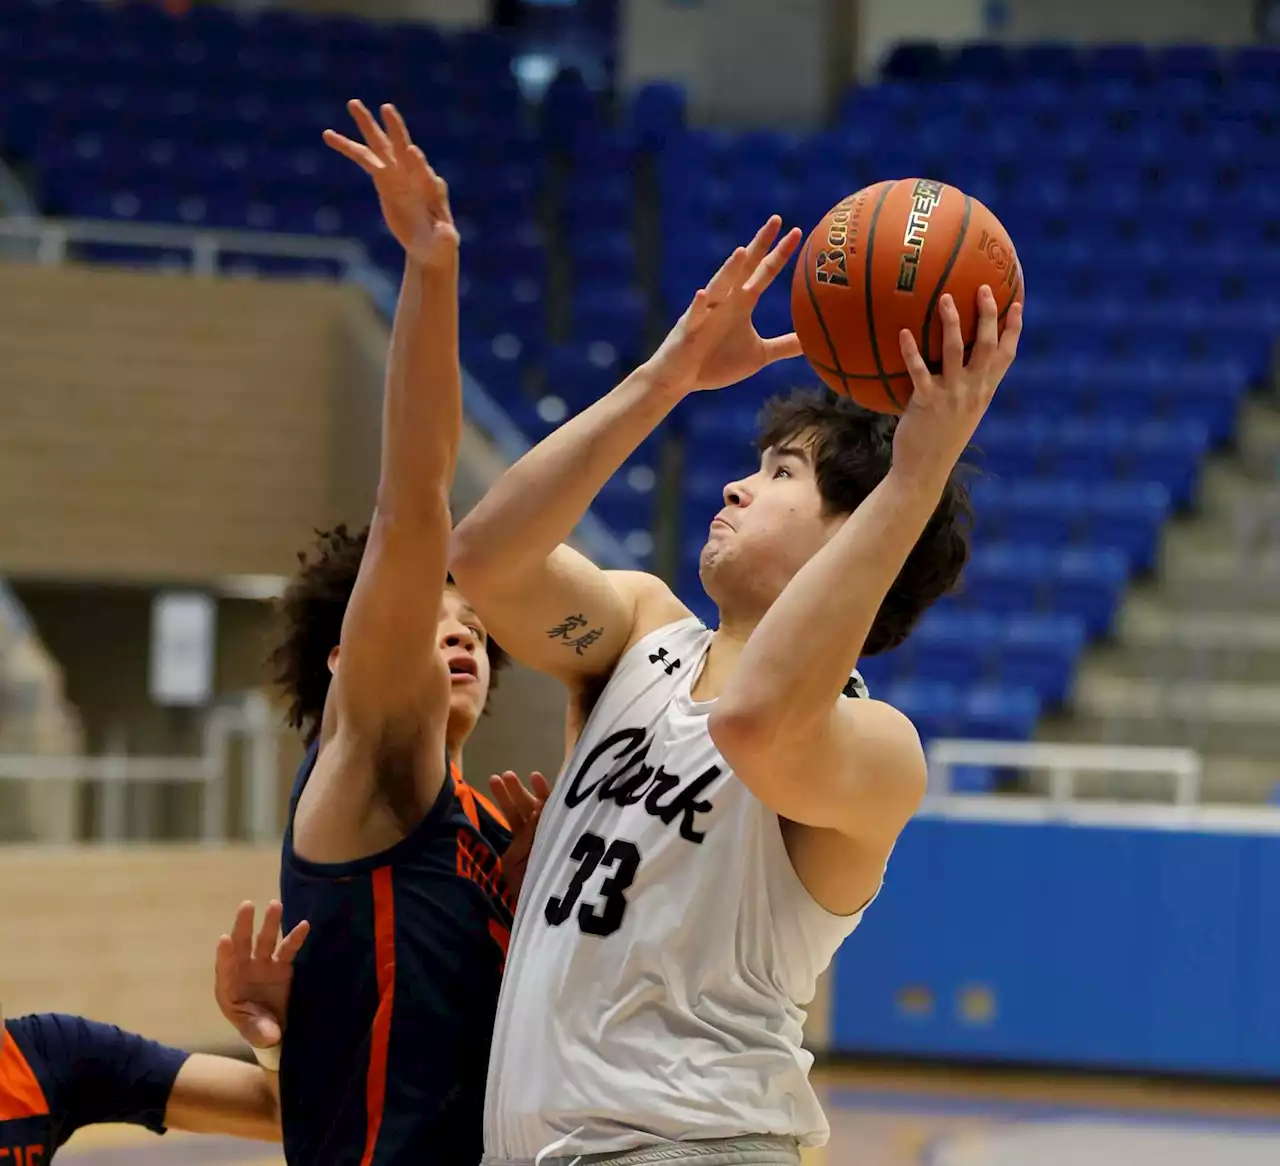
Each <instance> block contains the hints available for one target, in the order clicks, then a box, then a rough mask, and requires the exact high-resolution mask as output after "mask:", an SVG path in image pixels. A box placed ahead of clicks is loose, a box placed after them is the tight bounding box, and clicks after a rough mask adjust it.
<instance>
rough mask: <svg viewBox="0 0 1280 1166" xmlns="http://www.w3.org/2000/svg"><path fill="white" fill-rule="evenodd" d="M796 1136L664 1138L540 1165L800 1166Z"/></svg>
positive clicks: (504, 1164) (508, 1164)
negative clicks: (705, 1139)
mask: <svg viewBox="0 0 1280 1166" xmlns="http://www.w3.org/2000/svg"><path fill="white" fill-rule="evenodd" d="M799 1163H800V1147H799V1146H798V1145H797V1144H796V1141H795V1139H794V1138H772V1137H764V1136H759V1137H747V1138H725V1139H722V1140H717V1141H713V1142H664V1143H663V1144H662V1145H660V1146H643V1147H641V1148H640V1149H638V1150H626V1151H624V1152H623V1153H621V1154H587V1155H579V1156H578V1157H570V1158H543V1159H542V1161H541V1162H539V1163H537V1166H799ZM481 1166H535V1164H534V1161H533V1159H531V1158H529V1159H524V1160H521V1161H517V1160H515V1159H510V1158H505V1159H504V1158H490V1157H488V1156H486V1157H485V1159H484V1161H483V1162H482V1163H481Z"/></svg>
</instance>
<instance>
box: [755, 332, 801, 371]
mask: <svg viewBox="0 0 1280 1166" xmlns="http://www.w3.org/2000/svg"><path fill="white" fill-rule="evenodd" d="M803 355H804V349H802V348H801V347H800V337H799V336H797V335H796V334H795V333H794V332H788V333H787V334H786V335H785V336H774V337H772V338H771V339H769V340H766V341H764V362H765V364H772V363H773V362H774V361H775V360H790V359H791V358H792V357H795V356H803Z"/></svg>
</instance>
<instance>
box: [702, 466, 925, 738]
mask: <svg viewBox="0 0 1280 1166" xmlns="http://www.w3.org/2000/svg"><path fill="white" fill-rule="evenodd" d="M945 484H946V478H945V476H940V477H937V478H931V479H928V480H917V479H908V478H906V477H904V476H903V475H901V474H899V473H898V472H896V471H894V470H891V471H890V472H889V474H888V475H887V476H886V477H885V479H884V480H883V481H882V482H881V483H880V484H879V485H878V486H877V487H876V488H875V490H873V491H872V492H871V494H870V495H869V496H868V497H867V499H866V500H865V501H864V502H863V503H862V505H861V506H859V507H858V509H857V510H856V511H855V512H854V513H853V514H852V515H851V516H850V517H849V518H848V519H847V520H846V521H845V524H844V525H843V526H842V527H841V528H840V530H839V531H837V532H836V534H835V535H834V537H833V538H832V539H831V540H830V542H828V543H827V545H826V546H825V547H823V548H822V550H820V551H819V552H818V553H817V554H816V555H814V556H813V558H811V559H810V560H809V561H808V562H807V563H806V564H805V565H804V566H803V567H801V568H800V570H799V571H798V572H797V573H796V575H795V577H794V578H793V579H792V580H791V581H790V582H789V583H788V584H787V586H786V587H785V588H784V590H783V592H782V594H781V595H780V596H779V597H778V598H777V600H775V601H774V603H773V605H772V606H771V607H770V608H769V610H768V612H766V613H765V617H764V619H762V620H761V621H760V623H759V624H758V625H757V627H756V628H755V629H754V630H753V631H752V633H751V636H750V638H749V639H748V641H747V645H746V647H745V649H744V650H743V653H742V657H741V659H740V660H739V662H738V665H737V667H736V668H735V669H734V671H733V674H732V676H731V677H730V679H729V682H728V683H727V685H726V686H725V689H724V692H723V693H722V694H721V696H720V699H719V701H718V702H717V705H716V713H715V715H716V718H717V720H719V721H720V722H721V723H722V724H724V723H726V722H731V723H734V724H738V725H740V726H742V727H743V729H744V731H746V732H750V733H752V734H755V735H759V736H761V737H766V736H767V737H768V738H770V739H773V740H776V739H777V738H778V737H779V736H782V735H786V734H795V735H797V736H801V737H803V736H804V735H805V734H806V733H807V732H808V730H809V727H810V726H811V725H814V724H817V723H819V722H820V720H822V719H825V718H826V717H827V715H828V714H829V712H830V710H831V706H832V703H833V702H834V701H835V700H836V698H837V697H838V696H839V694H840V692H841V691H842V689H843V688H844V686H845V684H846V683H847V682H848V679H849V674H850V672H852V670H853V669H854V667H855V666H856V665H857V662H858V657H859V656H860V655H861V653H862V646H863V644H864V643H865V642H866V639H867V636H868V634H869V633H870V631H871V627H872V625H873V624H874V623H875V619H876V615H877V613H878V612H879V610H880V605H881V604H882V603H883V602H884V598H885V596H886V595H887V594H888V592H889V588H890V587H891V586H892V585H893V582H894V580H895V579H896V578H897V577H898V573H899V572H900V571H901V570H902V567H903V565H904V564H905V563H906V561H907V557H908V556H909V555H910V554H911V551H912V549H913V548H914V547H915V545H916V542H917V541H918V540H919V538H920V535H921V534H922V533H923V531H924V529H925V526H926V525H927V524H928V522H929V519H930V517H931V516H932V514H933V512H934V510H935V509H936V508H937V506H938V503H939V501H940V499H941V497H942V491H943V488H944V486H945Z"/></svg>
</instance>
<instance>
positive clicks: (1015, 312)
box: [893, 284, 1022, 479]
mask: <svg viewBox="0 0 1280 1166" xmlns="http://www.w3.org/2000/svg"><path fill="white" fill-rule="evenodd" d="M938 312H939V315H940V316H941V317H942V375H941V376H935V375H934V374H933V373H931V372H930V371H929V369H928V366H927V365H926V364H925V362H924V358H923V357H922V356H921V355H920V348H919V346H918V345H917V344H916V340H915V337H914V336H913V335H912V334H911V332H910V331H908V330H907V329H903V331H902V333H901V334H900V336H899V343H900V345H901V348H902V358H903V360H904V361H905V362H906V365H907V371H908V372H909V373H910V374H911V384H912V387H913V390H914V391H913V392H912V394H911V400H910V401H909V402H908V403H907V407H906V409H905V410H904V411H903V414H902V418H901V419H900V420H899V422H898V428H897V432H896V433H895V434H894V438H893V464H894V468H895V469H897V470H899V471H901V472H905V473H907V474H909V475H911V476H912V477H914V478H926V479H930V478H938V477H939V476H941V477H942V478H943V479H945V478H946V476H947V475H948V474H950V473H951V470H952V469H953V468H954V467H955V464H956V462H958V461H959V460H960V456H961V454H963V453H964V450H965V447H966V446H967V445H968V444H969V441H970V439H971V438H972V437H973V434H974V431H975V430H976V429H977V428H978V423H979V422H980V421H981V420H982V418H983V415H984V414H985V413H986V411H987V406H988V405H990V404H991V400H992V398H993V397H994V396H995V392H996V389H997V388H998V387H999V385H1000V382H1001V381H1002V380H1003V379H1004V376H1005V373H1007V372H1008V371H1009V368H1010V366H1011V365H1012V364H1013V359H1014V357H1015V356H1017V354H1018V337H1019V336H1021V335H1022V305H1021V304H1014V305H1013V306H1012V307H1010V308H1009V314H1008V317H1007V318H1006V320H1005V325H1004V331H1003V333H1001V331H1000V323H999V312H998V309H997V307H996V299H995V296H994V295H993V294H992V291H991V288H989V287H988V286H987V285H986V284H983V285H982V287H980V288H979V289H978V331H977V335H976V337H975V339H974V344H973V352H972V353H971V354H970V356H969V361H968V363H967V364H966V363H965V359H964V336H963V334H962V333H961V331H960V313H959V312H958V311H957V310H956V304H955V300H953V299H952V298H951V296H950V295H944V296H943V297H942V298H941V299H940V300H939V301H938Z"/></svg>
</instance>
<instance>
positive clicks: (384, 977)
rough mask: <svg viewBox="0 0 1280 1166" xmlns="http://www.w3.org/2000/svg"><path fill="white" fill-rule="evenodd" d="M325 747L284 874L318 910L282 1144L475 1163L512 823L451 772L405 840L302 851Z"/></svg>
mask: <svg viewBox="0 0 1280 1166" xmlns="http://www.w3.org/2000/svg"><path fill="white" fill-rule="evenodd" d="M315 756H316V750H315V748H314V746H313V748H312V749H311V751H310V752H309V753H308V754H307V758H306V760H305V761H304V762H303V765H302V768H301V769H300V770H299V772H298V778H297V781H296V782H295V783H294V790H293V797H292V802H291V806H290V813H289V825H288V828H287V830H286V833H285V839H284V854H283V860H282V863H281V871H280V891H281V899H282V900H283V903H284V911H285V927H286V928H291V927H293V926H294V924H295V923H297V922H298V921H300V920H302V919H308V920H310V922H311V933H310V935H309V936H308V938H307V942H306V943H305V944H304V945H303V947H302V950H301V951H300V952H299V954H298V958H297V961H296V963H295V965H294V974H293V989H292V993H291V995H290V1000H289V1015H288V1038H287V1039H286V1040H285V1042H284V1048H283V1052H282V1058H281V1063H280V1095H281V1120H282V1124H283V1128H284V1148H285V1157H286V1158H287V1159H288V1161H290V1162H296V1163H305V1164H308V1166H310V1164H312V1163H315V1164H317V1166H318V1164H321V1163H323V1166H399V1164H401V1163H412V1164H413V1166H431V1164H432V1163H442V1164H444V1163H447V1164H448V1166H472V1164H474V1163H478V1162H479V1161H480V1157H481V1151H482V1142H483V1136H482V1135H483V1130H482V1121H483V1104H484V1086H485V1075H486V1072H487V1069H488V1063H489V1044H490V1041H491V1039H492V1036H493V1018H494V1012H495V1009H496V1007H497V1002H498V987H499V984H500V981H501V978H502V968H503V963H504V962H505V960H506V953H507V943H508V940H509V939H510V934H511V923H512V912H513V910H514V900H513V898H512V896H511V894H510V892H509V891H508V889H507V887H506V884H505V882H504V881H503V879H502V874H501V854H502V852H503V851H504V850H505V849H506V847H507V844H508V842H509V841H510V834H509V832H508V830H507V828H506V822H505V821H504V819H503V817H502V815H501V813H500V812H499V811H498V810H497V809H496V808H495V807H494V806H493V805H492V804H491V803H490V802H489V801H488V799H486V798H485V797H483V796H482V795H481V794H479V793H477V792H475V791H474V790H473V789H471V787H469V786H468V785H466V784H465V783H464V782H463V781H462V780H461V778H460V776H459V775H458V774H457V773H455V772H451V773H450V778H449V780H446V781H445V783H444V786H443V788H442V789H441V791H440V795H439V797H438V798H437V799H436V802H435V804H434V805H433V806H432V807H431V809H430V810H429V811H428V812H427V814H426V815H425V816H424V817H423V819H422V821H421V822H419V823H418V825H417V827H415V828H414V830H413V831H412V832H411V833H410V834H408V835H407V836H406V837H405V838H403V839H402V840H401V841H400V842H398V843H397V844H396V845H395V846H393V847H391V848H390V849H388V850H385V851H383V852H382V853H381V854H377V855H373V856H372V857H370V858H366V859H362V860H359V861H356V862H344V863H314V862H308V861H306V860H305V859H302V858H300V857H299V856H298V855H297V854H296V853H294V849H293V815H294V812H295V811H296V808H297V804H298V798H299V796H300V795H301V793H302V790H303V787H304V786H305V785H306V782H307V779H308V777H309V776H310V774H311V770H312V767H313V765H314V764H315ZM0 1166H2V1164H0Z"/></svg>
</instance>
